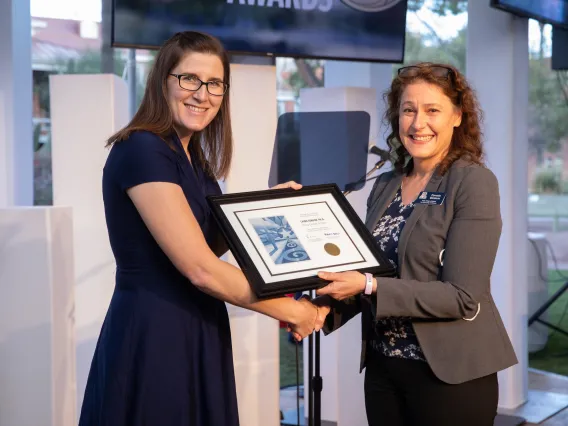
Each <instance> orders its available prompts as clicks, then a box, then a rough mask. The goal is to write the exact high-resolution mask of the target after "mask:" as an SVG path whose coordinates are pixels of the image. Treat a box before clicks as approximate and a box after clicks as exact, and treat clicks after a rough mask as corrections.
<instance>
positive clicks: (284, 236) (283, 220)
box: [207, 184, 393, 298]
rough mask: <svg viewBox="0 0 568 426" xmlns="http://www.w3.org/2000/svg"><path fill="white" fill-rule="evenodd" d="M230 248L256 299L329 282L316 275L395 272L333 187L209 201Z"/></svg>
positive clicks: (267, 192)
mask: <svg viewBox="0 0 568 426" xmlns="http://www.w3.org/2000/svg"><path fill="white" fill-rule="evenodd" d="M207 200H208V202H209V205H210V206H211V209H212V211H213V215H214V217H215V219H216V220H217V223H218V225H219V227H220V229H221V231H222V232H223V234H224V236H225V238H226V240H227V243H228V246H229V248H230V250H231V252H232V254H233V256H234V257H235V259H236V261H237V263H238V264H239V266H240V267H241V269H242V271H243V273H244V274H245V276H246V277H247V279H248V280H249V282H250V284H251V286H252V288H253V290H254V292H255V293H256V295H257V296H258V297H259V298H261V297H270V296H279V295H284V294H287V293H294V292H296V291H305V290H311V289H314V288H318V287H321V286H323V285H325V284H327V281H324V280H321V279H320V278H319V277H318V276H317V273H318V272H319V271H331V272H343V271H348V270H357V271H359V272H370V273H372V274H374V275H379V276H392V275H393V268H392V266H391V265H390V263H389V262H388V261H386V260H385V258H384V257H383V255H382V253H381V252H380V251H379V249H378V247H377V245H376V244H375V241H374V239H373V237H372V235H371V233H370V232H369V231H368V230H367V228H366V227H365V225H364V224H363V222H362V221H361V219H359V216H357V214H356V213H355V211H354V210H353V208H352V207H351V205H350V204H349V202H348V201H347V199H346V198H345V197H344V195H343V194H342V193H341V191H340V190H339V188H338V187H337V185H335V184H326V185H314V186H305V187H303V188H302V189H300V190H293V189H269V190H266V191H256V192H244V193H236V194H225V195H218V196H209V197H207Z"/></svg>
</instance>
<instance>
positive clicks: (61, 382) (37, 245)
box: [0, 207, 77, 426]
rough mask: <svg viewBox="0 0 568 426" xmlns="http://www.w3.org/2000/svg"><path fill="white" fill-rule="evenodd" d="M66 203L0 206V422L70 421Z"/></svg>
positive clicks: (68, 425) (71, 308)
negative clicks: (57, 204) (62, 205)
mask: <svg viewBox="0 0 568 426" xmlns="http://www.w3.org/2000/svg"><path fill="white" fill-rule="evenodd" d="M74 282H75V280H74V271H73V224H72V213H71V208H68V207H22V208H7V209H0V292H1V297H0V425H2V426H28V425H29V426H73V425H76V424H77V423H76V401H75V400H76V389H75V338H74V315H75V300H74V290H75V286H74Z"/></svg>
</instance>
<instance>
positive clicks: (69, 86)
mask: <svg viewBox="0 0 568 426" xmlns="http://www.w3.org/2000/svg"><path fill="white" fill-rule="evenodd" d="M50 100H51V132H52V161H53V204H54V205H64V206H71V207H72V208H73V229H74V252H73V257H72V258H73V259H74V261H75V285H76V289H75V292H76V305H77V310H76V320H77V402H78V405H79V408H80V406H81V404H82V401H83V394H84V390H85V385H86V381H87V376H88V373H89V369H90V366H91V361H92V357H93V352H94V349H95V345H96V342H97V339H98V336H99V332H100V328H101V325H102V322H103V319H104V316H105V314H106V311H107V309H108V305H109V302H110V298H111V295H112V292H113V289H114V284H115V282H114V280H115V269H116V266H115V262H114V257H113V254H112V251H111V249H110V244H109V241H108V233H107V228H106V222H105V214H104V206H103V199H102V174H103V167H104V164H105V161H106V158H107V155H108V149H107V148H105V141H106V139H107V138H109V137H110V136H111V135H112V134H113V133H114V132H116V131H118V130H119V129H120V128H122V127H124V126H125V125H126V124H127V121H128V90H127V85H126V82H125V81H123V80H121V79H120V78H118V77H117V76H115V75H110V74H97V75H53V76H50Z"/></svg>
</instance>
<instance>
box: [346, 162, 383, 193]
mask: <svg viewBox="0 0 568 426" xmlns="http://www.w3.org/2000/svg"><path fill="white" fill-rule="evenodd" d="M385 163H386V160H380V161H379V162H378V163H377V164H375V166H374V167H373V168H372V169H371V170H369V171H368V172H367V173H366V174H365V176H363V177H362V178H361V179H359V180H358V181H357V182H355V183H350V184H347V185H345V188H355V187H356V186H357V185H358V184H360V183H363V182H365V181H366V180H367V178H368V177H369V176H371V175H372V174H373V173H374V172H376V171H377V170H379V169H380V168H381V167H383V166H384V165H385ZM352 192H353V189H346V190H345V191H343V195H348V194H351V193H352Z"/></svg>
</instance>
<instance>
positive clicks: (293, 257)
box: [249, 216, 310, 265]
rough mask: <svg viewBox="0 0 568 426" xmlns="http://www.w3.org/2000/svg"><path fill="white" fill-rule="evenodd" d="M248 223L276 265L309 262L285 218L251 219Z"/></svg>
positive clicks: (308, 257) (306, 254)
mask: <svg viewBox="0 0 568 426" xmlns="http://www.w3.org/2000/svg"><path fill="white" fill-rule="evenodd" d="M249 222H250V223H251V225H252V226H253V228H254V230H255V231H256V234H257V235H258V237H259V238H260V241H262V244H264V248H265V249H266V251H267V252H268V254H269V255H270V258H271V259H272V261H273V262H274V263H275V264H276V265H281V264H283V263H290V262H302V261H306V260H310V256H308V253H306V250H305V249H304V247H303V246H302V243H300V241H299V240H298V237H297V236H296V234H295V233H294V230H293V229H292V227H291V226H290V224H289V223H288V221H287V220H286V217H285V216H272V217H260V218H251V219H249Z"/></svg>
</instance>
